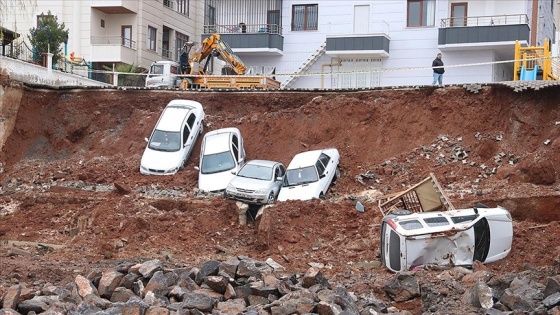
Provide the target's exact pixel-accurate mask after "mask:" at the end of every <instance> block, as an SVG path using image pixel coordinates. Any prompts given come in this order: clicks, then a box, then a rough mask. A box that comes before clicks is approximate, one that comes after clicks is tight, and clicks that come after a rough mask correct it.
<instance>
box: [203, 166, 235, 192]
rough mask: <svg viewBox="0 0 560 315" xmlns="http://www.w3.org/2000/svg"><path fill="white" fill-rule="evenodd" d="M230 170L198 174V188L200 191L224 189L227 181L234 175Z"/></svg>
mask: <svg viewBox="0 0 560 315" xmlns="http://www.w3.org/2000/svg"><path fill="white" fill-rule="evenodd" d="M232 170H234V169H231V170H227V171H225V172H220V173H214V174H202V173H199V174H198V189H200V190H202V191H217V190H225V189H226V187H227V185H228V184H229V181H230V180H231V179H232V178H233V177H234V176H235V175H233V174H232V173H231V171H232Z"/></svg>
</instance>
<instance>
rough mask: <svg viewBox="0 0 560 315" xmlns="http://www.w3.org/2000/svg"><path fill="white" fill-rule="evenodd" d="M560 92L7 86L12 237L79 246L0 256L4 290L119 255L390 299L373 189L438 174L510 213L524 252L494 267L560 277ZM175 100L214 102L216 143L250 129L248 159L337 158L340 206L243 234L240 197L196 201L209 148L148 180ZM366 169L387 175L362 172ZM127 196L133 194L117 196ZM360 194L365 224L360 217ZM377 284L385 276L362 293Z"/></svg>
mask: <svg viewBox="0 0 560 315" xmlns="http://www.w3.org/2000/svg"><path fill="white" fill-rule="evenodd" d="M18 93H20V94H18ZM14 95H16V96H17V95H21V99H20V100H18V97H14ZM8 96H10V98H9V99H8ZM559 96H560V89H559V88H556V87H554V88H548V89H545V90H540V91H524V92H522V93H516V92H514V91H513V90H511V89H509V88H506V87H501V86H487V87H484V88H483V89H482V90H481V91H480V93H478V94H473V93H471V92H469V91H467V90H465V89H463V88H461V87H446V88H432V87H427V88H420V89H398V90H372V91H350V92H306V91H291V92H259V93H254V92H253V93H250V92H190V91H180V92H171V91H145V90H127V91H122V90H112V89H106V90H104V89H101V90H40V89H34V88H30V87H24V88H22V87H17V86H10V85H9V82H8V83H7V82H4V93H3V94H2V99H3V103H2V112H3V113H4V114H5V113H7V112H10V113H12V114H13V117H14V118H13V119H14V127H13V130H10V129H9V128H8V130H7V131H6V132H7V136H6V137H5V139H6V141H5V143H4V145H3V148H2V152H1V156H0V161H1V162H2V163H3V173H2V174H0V181H1V185H2V187H1V193H0V204H1V205H2V208H1V209H2V210H0V240H17V241H32V242H43V243H49V244H58V245H64V246H65V247H64V248H62V249H57V250H45V251H40V252H38V251H36V250H35V249H34V247H33V246H29V247H22V248H23V249H24V250H26V251H27V252H29V254H26V253H23V254H21V255H14V253H13V251H11V249H10V248H8V247H0V260H1V261H2V263H1V265H2V267H1V268H0V284H1V283H4V284H6V283H9V282H10V279H13V278H19V279H20V280H21V281H29V280H28V277H33V278H35V279H47V280H49V281H52V282H64V281H69V280H71V279H73V278H74V277H75V275H76V274H77V273H80V274H84V273H87V271H88V270H91V269H92V268H94V267H99V266H100V265H103V264H110V263H112V262H115V261H117V260H120V259H129V258H138V257H143V258H159V259H162V260H165V259H166V258H165V257H167V259H168V261H169V262H170V263H171V262H172V263H184V264H191V265H196V264H197V263H199V262H201V261H203V260H206V259H210V258H212V259H226V258H227V257H230V256H232V255H246V256H249V257H252V258H255V259H261V260H265V259H266V258H268V257H271V258H273V259H274V260H276V261H277V262H279V263H281V264H282V265H284V266H285V267H286V268H287V269H289V270H293V271H298V272H301V271H305V270H306V269H307V267H308V265H307V264H308V263H310V262H316V263H323V264H325V265H326V267H327V268H325V269H323V270H324V272H325V273H326V274H327V275H329V277H331V279H333V280H335V279H340V278H344V277H341V275H342V274H344V273H346V274H347V275H348V274H351V275H352V276H351V279H353V281H354V282H353V283H354V289H356V290H357V291H360V290H374V291H381V289H380V288H382V285H383V282H382V279H387V278H388V277H390V276H391V274H390V273H389V272H388V271H386V270H385V269H384V268H383V267H376V264H374V263H373V264H372V263H371V262H374V261H377V260H378V259H379V257H378V255H379V244H378V243H379V236H378V235H379V231H378V227H377V225H376V224H378V223H379V222H380V220H381V218H382V215H381V213H380V211H379V209H378V208H377V202H376V201H375V200H374V199H371V198H367V197H364V192H365V191H368V192H374V193H375V192H376V193H377V195H378V196H379V195H383V194H388V193H394V192H398V191H401V190H404V189H406V188H407V187H409V186H410V185H413V184H415V183H417V182H418V181H420V180H422V179H424V178H426V177H427V176H428V175H429V174H430V173H434V174H435V175H436V177H437V178H438V180H439V182H440V183H441V185H442V186H443V188H444V190H445V191H446V193H447V194H448V196H449V197H450V199H451V201H452V202H453V203H454V205H455V206H456V207H457V208H460V207H470V206H473V205H474V204H475V203H476V202H483V203H485V204H487V205H489V206H496V205H502V206H505V207H506V208H508V209H509V210H510V211H511V212H512V214H513V217H514V219H515V224H514V233H515V236H514V243H513V249H512V251H511V253H510V255H509V256H508V257H507V258H505V259H503V260H501V261H499V262H496V263H492V264H489V265H488V267H489V268H490V269H491V270H493V271H494V272H496V273H501V272H511V271H520V270H524V269H526V268H528V267H529V266H535V267H537V266H549V265H553V264H555V263H556V261H555V259H556V258H557V257H558V256H560V247H559V245H558V235H560V224H559V223H558V221H560V211H559V209H560V192H559V190H560V181H559V174H560V106H559V99H560V98H559ZM176 98H185V99H193V100H197V101H199V102H201V103H202V104H203V106H204V110H205V112H206V127H205V132H207V131H209V130H214V129H218V128H222V127H230V126H233V127H237V128H239V129H240V130H241V133H242V135H243V137H244V139H245V148H246V152H247V158H248V159H256V158H258V159H269V160H276V161H280V162H282V163H284V164H286V165H287V164H288V163H289V162H290V160H291V158H292V156H293V155H294V154H296V153H298V152H301V151H304V150H311V149H319V148H325V147H336V148H337V149H338V150H339V152H340V155H341V159H340V169H341V172H342V176H341V178H340V179H339V180H338V182H337V183H336V185H334V186H333V187H332V188H331V190H330V193H329V195H328V198H327V200H324V201H320V200H312V201H308V202H302V201H295V202H281V203H280V202H277V203H276V204H275V205H274V206H273V207H272V208H270V210H269V211H270V212H269V213H268V214H269V216H268V218H267V226H269V227H270V229H269V230H268V232H267V233H262V232H261V233H258V232H257V229H256V228H255V227H254V226H253V225H252V224H249V225H248V226H239V225H238V214H237V206H236V204H235V202H234V201H231V200H224V199H222V198H221V197H208V196H204V195H201V194H199V193H197V189H196V187H197V176H198V172H197V171H196V170H195V169H194V166H195V165H198V161H199V146H200V139H199V140H198V144H197V148H195V150H194V152H193V153H192V155H191V157H190V159H189V161H188V165H187V167H185V169H183V170H181V171H180V172H179V173H178V174H176V175H174V176H143V175H141V174H140V173H139V163H140V158H141V156H142V152H143V150H144V147H145V141H144V137H147V136H149V134H150V132H151V130H152V128H153V126H154V124H155V122H156V120H157V118H158V117H159V114H160V113H161V111H162V109H163V108H164V106H165V105H166V104H167V103H168V102H169V101H170V100H172V99H176ZM547 140H548V141H547ZM545 142H546V143H547V144H545ZM457 150H462V151H464V152H466V153H467V154H468V156H467V158H466V161H465V162H462V161H460V160H459V161H457V160H454V159H453V158H452V154H453V152H457ZM484 166H487V168H484ZM367 172H370V173H372V174H374V178H371V179H370V178H361V177H360V176H359V175H360V174H364V173H367ZM114 185H116V186H119V187H121V188H122V190H121V191H119V190H117V189H111V190H106V189H103V188H104V187H105V188H106V187H110V188H112V187H113V186H114ZM91 187H95V190H93V188H91ZM174 193H180V195H179V196H174V195H173V194H174ZM354 197H355V198H358V199H359V200H361V201H362V202H363V203H364V205H365V207H366V211H365V213H360V212H358V211H356V210H355V209H354V205H355V201H354V200H351V199H354ZM549 223H550V224H549ZM364 275H375V276H374V277H373V278H377V279H381V280H379V283H378V282H377V281H376V283H371V282H368V281H373V280H371V278H368V279H369V280H368V281H364V280H362V281H361V280H360V279H362V276H364ZM341 281H342V280H341ZM378 293H380V294H382V292H378ZM413 304H414V303H412V304H411V305H410V306H408V308H410V309H414V308H415V307H417V306H418V305H413ZM401 307H404V308H407V306H406V305H404V306H402V305H401Z"/></svg>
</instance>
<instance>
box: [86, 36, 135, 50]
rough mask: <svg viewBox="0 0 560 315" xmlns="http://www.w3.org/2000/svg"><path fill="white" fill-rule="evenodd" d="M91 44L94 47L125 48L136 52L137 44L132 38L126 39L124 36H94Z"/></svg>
mask: <svg viewBox="0 0 560 315" xmlns="http://www.w3.org/2000/svg"><path fill="white" fill-rule="evenodd" d="M91 44H92V45H94V46H95V45H97V46H101V45H109V46H111V45H114V46H124V47H128V48H130V49H134V50H136V42H135V41H133V40H131V39H130V38H125V37H122V36H92V37H91Z"/></svg>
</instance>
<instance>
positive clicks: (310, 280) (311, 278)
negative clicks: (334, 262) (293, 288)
mask: <svg viewBox="0 0 560 315" xmlns="http://www.w3.org/2000/svg"><path fill="white" fill-rule="evenodd" d="M316 284H320V285H323V286H324V287H325V288H329V287H330V286H329V283H328V281H327V278H325V276H324V275H323V273H322V272H321V269H319V268H316V267H311V268H309V269H307V271H306V272H305V274H304V275H303V279H302V286H303V287H304V288H309V287H311V286H314V285H316Z"/></svg>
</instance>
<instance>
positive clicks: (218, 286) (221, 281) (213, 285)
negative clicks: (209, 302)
mask: <svg viewBox="0 0 560 315" xmlns="http://www.w3.org/2000/svg"><path fill="white" fill-rule="evenodd" d="M204 284H206V285H207V286H208V287H209V288H210V289H212V290H214V291H216V292H218V293H220V294H224V293H225V292H226V288H227V285H228V279H227V278H225V277H222V276H208V277H206V278H204Z"/></svg>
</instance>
